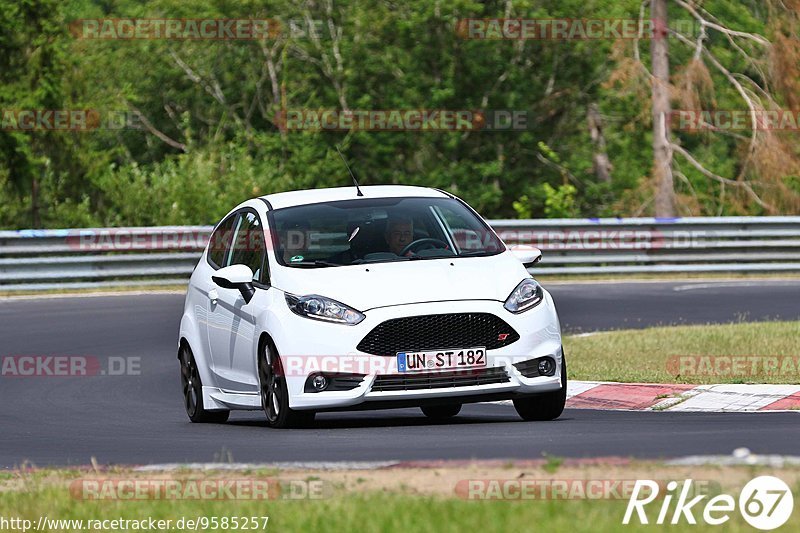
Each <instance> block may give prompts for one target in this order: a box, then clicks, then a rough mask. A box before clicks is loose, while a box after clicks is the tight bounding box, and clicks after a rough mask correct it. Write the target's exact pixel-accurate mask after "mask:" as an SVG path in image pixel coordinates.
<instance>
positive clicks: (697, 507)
mask: <svg viewBox="0 0 800 533" xmlns="http://www.w3.org/2000/svg"><path fill="white" fill-rule="evenodd" d="M690 494H692V480H691V479H687V480H685V481H684V482H683V485H682V486H680V487H679V485H678V482H677V481H671V482H669V483H668V484H667V487H666V494H665V495H663V496H662V498H663V500H662V501H661V506H660V508H659V509H658V516H657V517H656V519H655V522H653V523H655V524H659V525H662V524H666V523H670V524H680V523H687V524H697V517H696V516H695V514H697V515H698V516H700V517H701V519H702V520H703V522H705V523H706V524H708V525H712V526H719V525H722V524H724V523H725V522H727V521H728V520H730V518H731V514H732V513H733V512H734V511H736V509H737V503H738V511H739V513H740V514H741V515H742V518H744V520H745V521H746V522H747V523H748V524H750V525H751V526H753V527H754V528H756V529H760V530H763V531H769V530H772V529H775V528H778V527H780V526H782V525H783V524H785V523H786V522H787V521H788V520H789V518H790V517H791V516H792V510H793V508H794V498H793V496H792V491H791V490H790V489H789V486H788V485H786V483H784V482H783V481H782V480H780V479H778V478H776V477H773V476H760V477H757V478H755V479H753V480H751V481H749V482H748V483H747V484H746V485H745V486H744V488H743V489H742V491H741V492H740V493H739V500H738V502H737V501H736V500H735V499H734V497H733V496H731V495H729V494H719V495H717V496H714V497H712V498H710V499H709V500H708V501H706V502H703V500H705V499H706V498H708V495H706V494H703V495H700V496H696V497H694V498H692V499H689V497H690ZM658 497H659V485H658V483H656V482H655V481H651V480H649V479H645V480H637V481H636V484H635V485H634V487H633V493H632V494H631V498H630V500H629V501H628V507H627V508H626V509H625V516H624V517H623V519H622V523H623V524H629V523H630V522H631V518H633V516H634V513H635V515H636V518H637V519H638V520H639V523H640V524H649V523H651V522H650V520H651V519H652V513H651V516H650V517H648V515H647V512H646V511H645V507H646V506H647V505H648V504H650V503H652V502H653V501H655V500H656V498H658ZM676 497H677V499H676ZM673 500H675V506H674V508H672V503H673ZM701 502H703V503H704V504H705V505H703V504H702V503H701ZM653 510H654V509H653Z"/></svg>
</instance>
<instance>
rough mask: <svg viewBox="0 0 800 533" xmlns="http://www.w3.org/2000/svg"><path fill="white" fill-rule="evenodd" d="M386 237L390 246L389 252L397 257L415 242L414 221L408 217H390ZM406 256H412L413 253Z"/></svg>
mask: <svg viewBox="0 0 800 533" xmlns="http://www.w3.org/2000/svg"><path fill="white" fill-rule="evenodd" d="M384 237H385V238H386V243H387V244H388V245H389V251H390V252H392V253H393V254H395V255H400V252H402V251H403V248H405V247H406V246H408V245H409V244H410V243H411V242H412V241H413V240H414V221H413V220H411V218H409V217H406V216H394V217H390V218H389V220H388V221H387V222H386V233H385V234H384ZM406 255H411V252H409V253H407V254H406Z"/></svg>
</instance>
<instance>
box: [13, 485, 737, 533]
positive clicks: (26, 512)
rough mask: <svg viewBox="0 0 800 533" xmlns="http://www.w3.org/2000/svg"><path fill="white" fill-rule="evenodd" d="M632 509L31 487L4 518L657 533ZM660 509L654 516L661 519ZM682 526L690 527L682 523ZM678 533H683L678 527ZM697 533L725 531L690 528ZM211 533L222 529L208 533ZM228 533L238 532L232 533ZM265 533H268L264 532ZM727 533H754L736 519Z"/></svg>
mask: <svg viewBox="0 0 800 533" xmlns="http://www.w3.org/2000/svg"><path fill="white" fill-rule="evenodd" d="M625 506H626V502H625V501H621V500H617V501H597V500H580V501H537V500H526V501H518V502H503V501H467V500H463V499H459V498H457V497H455V496H452V497H444V496H418V495H413V494H402V493H394V492H381V493H355V494H338V495H336V496H333V497H331V498H329V499H325V500H313V501H312V500H304V501H249V502H248V501H197V500H195V501H186V500H183V501H163V500H162V501H152V500H147V501H126V502H117V501H97V502H87V501H81V500H75V499H73V498H72V497H71V496H70V495H69V494H68V491H67V489H66V488H65V487H60V486H52V485H51V486H46V487H37V486H29V487H27V488H26V489H24V490H19V491H8V490H6V491H0V516H2V517H5V518H9V517H20V518H25V519H28V520H31V521H32V522H33V523H34V524H35V523H36V521H37V520H38V519H39V517H40V516H42V515H44V516H47V517H48V518H58V519H84V520H86V519H117V518H122V519H137V520H140V519H144V518H149V517H152V518H154V519H156V520H158V519H171V520H173V521H176V520H178V519H180V518H181V517H186V518H192V519H195V518H197V517H200V516H205V517H217V518H221V517H234V516H236V517H244V516H259V517H261V516H268V517H269V521H268V526H267V529H266V530H267V531H341V532H350V531H365V532H392V531H398V532H404V533H406V532H426V531H430V532H453V533H462V532H463V531H483V532H493V531H498V532H505V531H532V530H534V529H536V530H539V529H541V530H547V531H571V532H582V531H586V532H606V531H608V532H613V531H620V530H625V531H628V530H630V531H652V530H653V527H657V528H658V529H659V530H660V526H652V525H650V526H649V527H648V526H643V525H638V524H637V525H629V526H623V525H622V524H621V521H622V516H623V515H624V512H625ZM657 511H658V509H657V508H655V507H654V508H653V509H652V510H650V515H652V516H650V520H655V517H656V514H657ZM683 527H684V528H685V527H687V526H686V524H683ZM671 529H672V530H675V531H678V530H681V528H680V527H672V528H671ZM691 529H692V530H693V531H718V530H719V528H716V529H715V528H713V527H706V526H703V525H698V526H692V527H691ZM208 530H209V531H217V530H223V529H222V528H219V529H213V528H211V529H208ZM228 531H233V530H232V529H228ZM262 531H263V530H262ZM725 531H733V532H738V531H752V528H750V527H749V526H748V525H747V524H746V523H744V521H743V520H742V519H741V517H740V516H738V515H737V514H735V513H733V514H732V516H731V521H729V522H728V523H727V524H726V525H725Z"/></svg>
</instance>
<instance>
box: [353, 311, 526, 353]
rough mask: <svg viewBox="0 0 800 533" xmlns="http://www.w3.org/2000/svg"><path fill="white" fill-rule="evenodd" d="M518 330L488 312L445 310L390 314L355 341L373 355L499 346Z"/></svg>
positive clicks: (512, 336)
mask: <svg viewBox="0 0 800 533" xmlns="http://www.w3.org/2000/svg"><path fill="white" fill-rule="evenodd" d="M517 340H519V334H518V333H517V332H516V331H514V329H513V328H512V327H511V326H509V325H508V324H506V322H505V321H504V320H503V319H502V318H500V317H498V316H495V315H492V314H490V313H449V314H444V315H421V316H410V317H405V318H393V319H391V320H387V321H386V322H382V323H381V324H378V325H377V326H375V328H374V329H373V330H372V331H370V332H369V333H368V334H367V336H366V337H364V338H363V339H362V340H361V342H360V343H359V344H358V349H359V350H361V351H362V352H366V353H369V354H373V355H395V354H396V353H397V352H418V351H422V350H443V349H450V348H478V347H482V346H483V347H486V349H487V350H492V349H495V348H502V347H503V346H508V345H509V344H511V343H512V342H516V341H517Z"/></svg>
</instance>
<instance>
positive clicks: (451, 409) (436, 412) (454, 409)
mask: <svg viewBox="0 0 800 533" xmlns="http://www.w3.org/2000/svg"><path fill="white" fill-rule="evenodd" d="M420 409H422V413H423V414H424V415H425V416H427V417H428V418H430V419H432V420H447V419H448V418H453V417H454V416H456V415H457V414H458V413H459V412H460V411H461V404H460V403H457V404H455V405H426V406H424V407H420Z"/></svg>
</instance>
